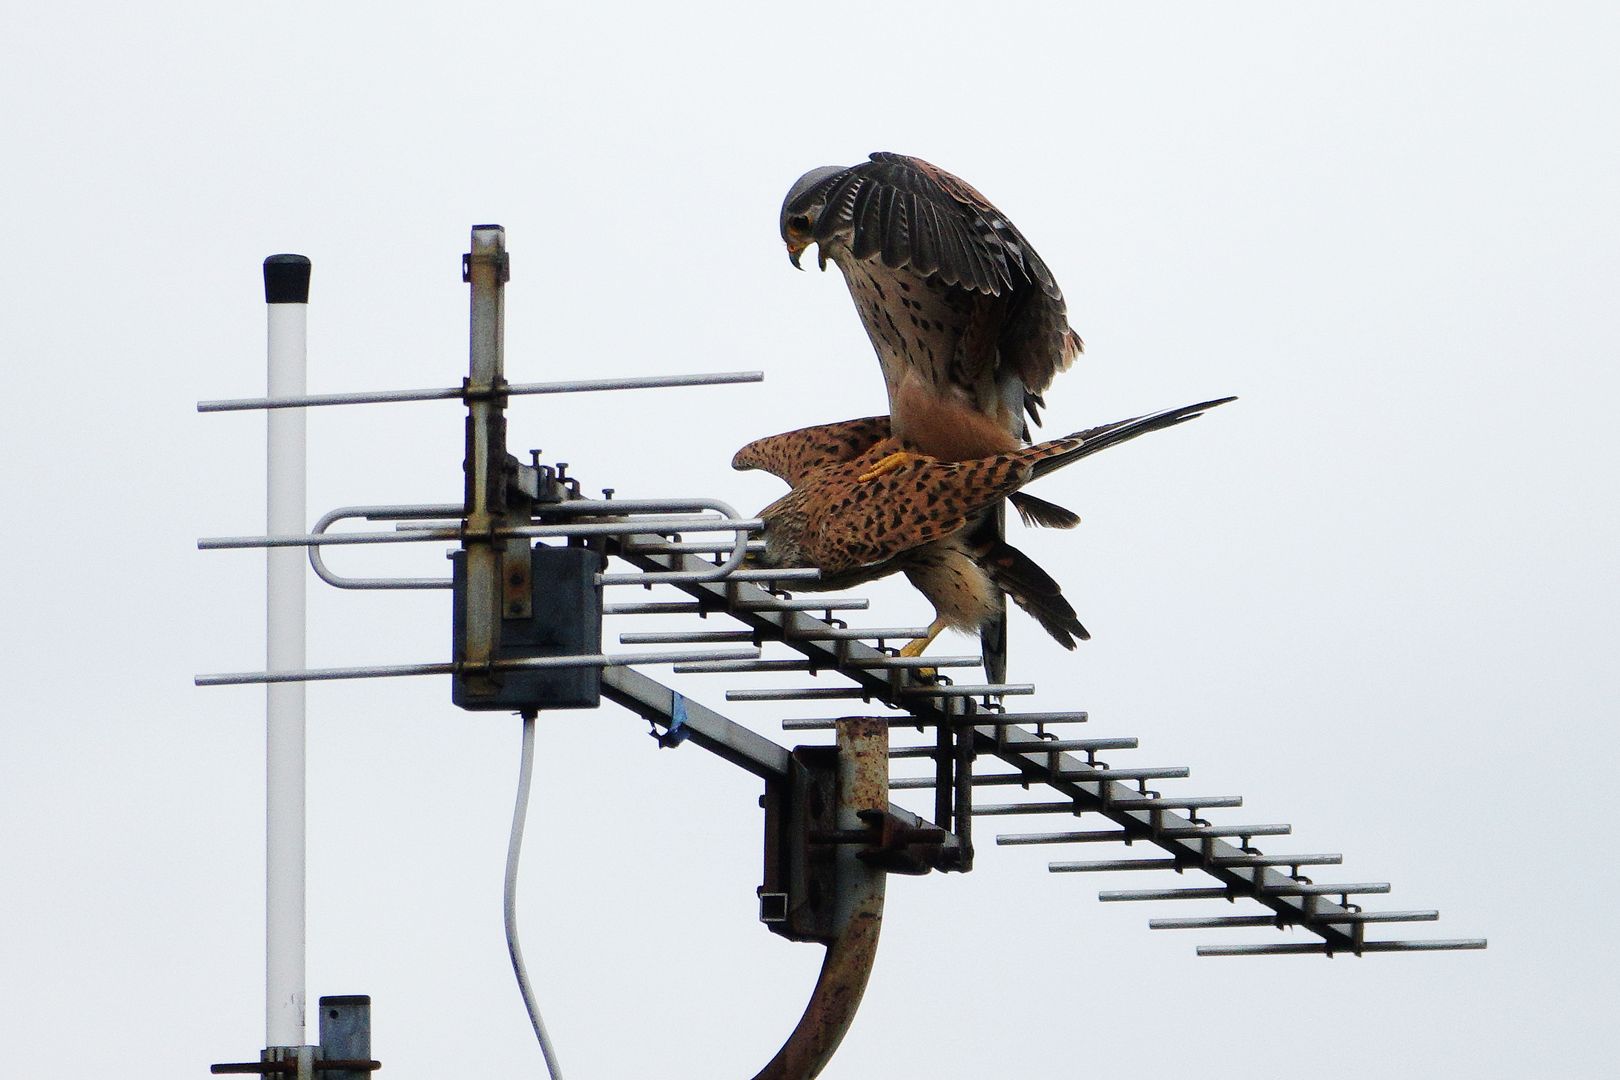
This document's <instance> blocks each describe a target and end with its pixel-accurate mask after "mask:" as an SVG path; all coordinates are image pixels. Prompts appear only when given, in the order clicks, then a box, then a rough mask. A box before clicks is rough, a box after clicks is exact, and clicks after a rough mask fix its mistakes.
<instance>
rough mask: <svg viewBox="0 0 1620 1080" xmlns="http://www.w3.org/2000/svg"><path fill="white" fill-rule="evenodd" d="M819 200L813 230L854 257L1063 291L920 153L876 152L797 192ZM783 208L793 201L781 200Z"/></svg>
mask: <svg viewBox="0 0 1620 1080" xmlns="http://www.w3.org/2000/svg"><path fill="white" fill-rule="evenodd" d="M823 200H825V203H826V209H825V210H823V211H822V213H821V215H820V216H819V217H818V218H817V219H816V224H815V233H814V238H815V240H816V241H817V242H818V243H822V244H825V243H826V242H827V241H829V240H833V239H835V238H838V239H842V240H843V242H844V243H845V244H847V245H848V246H849V249H850V252H851V253H852V254H853V255H854V256H855V258H857V259H869V258H871V257H872V256H874V255H876V256H877V257H878V258H879V259H880V260H881V261H882V263H883V265H884V266H886V267H889V268H890V269H900V268H902V267H909V268H910V269H911V271H912V272H913V273H915V274H916V275H918V276H919V277H929V276H932V275H936V274H937V275H938V276H939V278H940V280H942V281H944V282H945V283H946V284H948V285H958V286H961V287H962V288H964V289H969V290H971V291H973V292H978V293H984V294H987V295H991V296H1000V295H1002V294H1003V293H1004V292H1007V291H1009V290H1011V289H1012V288H1014V287H1015V286H1017V285H1020V284H1023V283H1026V282H1027V283H1032V284H1034V285H1035V286H1037V287H1038V288H1039V289H1040V290H1041V291H1042V292H1043V293H1045V294H1046V295H1047V296H1049V297H1051V298H1052V299H1053V300H1057V301H1059V302H1061V301H1062V299H1063V294H1062V292H1061V291H1059V289H1058V287H1057V282H1056V281H1054V280H1053V279H1052V273H1051V271H1050V270H1048V269H1047V268H1046V264H1045V263H1044V262H1042V261H1041V258H1040V256H1039V255H1037V254H1035V252H1034V251H1033V250H1032V249H1031V248H1030V246H1029V242H1028V241H1027V240H1025V239H1024V236H1023V234H1022V233H1020V232H1019V231H1018V229H1017V228H1015V227H1014V226H1013V224H1012V223H1011V222H1009V221H1008V220H1007V219H1006V217H1005V216H1004V215H1003V214H1002V213H1001V211H1000V210H997V209H996V208H995V206H994V205H993V204H992V203H991V202H990V200H989V199H986V198H985V197H984V196H983V195H981V194H979V192H978V191H977V190H975V189H974V187H973V186H972V185H971V184H969V183H968V182H967V181H965V180H962V179H961V178H960V177H956V176H953V175H951V174H950V173H948V172H946V171H945V170H944V169H941V168H939V167H938V166H936V165H931V164H929V163H928V162H926V161H923V160H922V159H921V158H914V157H907V156H906V155H904V154H890V153H883V152H879V153H876V154H873V155H872V157H871V160H870V161H863V162H861V163H860V164H858V165H852V166H850V167H849V168H848V169H845V170H843V171H841V172H838V173H835V174H833V175H832V176H829V177H827V178H826V179H825V180H823V181H822V182H821V183H820V184H817V185H815V186H813V187H811V188H810V189H809V190H807V191H805V192H804V193H802V194H801V195H800V197H799V198H798V199H797V200H795V202H796V203H801V204H803V205H804V206H806V207H808V206H812V205H815V204H817V203H819V202H822V201H823ZM787 209H788V211H789V212H791V211H792V209H793V207H792V206H790V207H788V208H787Z"/></svg>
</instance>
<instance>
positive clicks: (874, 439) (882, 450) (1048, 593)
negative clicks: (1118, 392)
mask: <svg viewBox="0 0 1620 1080" xmlns="http://www.w3.org/2000/svg"><path fill="white" fill-rule="evenodd" d="M1231 400H1233V399H1231V398H1221V399H1219V400H1216V401H1204V402H1199V403H1198V404H1196V405H1186V406H1182V407H1181V408H1178V409H1168V410H1165V411H1164V412H1158V413H1151V414H1149V415H1146V416H1140V417H1135V418H1133V419H1130V420H1123V421H1120V422H1118V423H1114V424H1105V425H1103V426H1101V427H1095V428H1091V429H1089V430H1087V431H1081V432H1076V433H1075V434H1073V435H1070V436H1067V437H1065V438H1061V439H1052V440H1050V441H1047V442H1043V443H1038V444H1036V445H1034V446H1029V447H1024V448H1021V449H1017V450H1011V451H1007V452H1004V453H1000V454H994V455H990V456H986V457H982V458H977V459H973V460H969V461H959V462H953V461H942V460H940V459H938V458H934V457H930V456H925V455H920V454H915V453H907V454H898V453H895V451H896V449H897V448H898V446H899V445H900V444H899V441H898V440H897V439H895V438H894V436H893V434H892V432H891V430H890V426H891V425H890V423H889V418H887V417H882V416H875V417H865V418H863V419H860V420H848V421H844V422H842V423H837V424H820V425H817V426H814V427H808V428H801V429H799V430H797V431H789V432H786V433H784V434H781V435H773V436H770V437H769V438H765V439H758V440H756V441H754V442H751V443H749V444H748V445H747V446H745V447H743V448H742V449H741V450H739V451H737V454H736V456H735V457H733V458H732V462H731V464H732V468H735V469H764V470H766V471H768V472H770V473H773V474H774V475H776V476H779V477H781V478H782V479H783V480H786V481H787V482H788V484H789V485H790V486H791V488H792V490H791V491H789V492H788V493H787V494H786V495H784V496H782V498H780V499H778V500H776V502H774V503H772V504H771V505H770V506H768V507H766V508H765V509H764V510H762V511H760V514H759V516H760V517H761V518H762V519H763V520H764V522H765V528H764V538H765V551H764V553H763V555H762V556H760V557H759V558H758V559H757V560H756V562H757V563H758V564H759V565H762V566H766V567H816V568H818V569H819V570H820V571H821V580H820V581H819V582H817V583H816V586H815V587H816V588H824V589H842V588H848V587H850V586H852V585H858V584H861V583H864V582H867V581H872V580H875V579H876V578H880V577H884V576H886V575H888V574H892V573H895V572H903V573H904V574H905V575H906V576H907V578H909V579H910V581H911V583H912V584H913V585H915V586H916V587H917V589H918V590H919V591H920V592H921V593H922V594H923V595H924V596H926V597H927V598H928V600H929V601H930V602H931V603H932V604H933V605H934V610H935V615H936V618H935V619H934V622H933V624H932V625H931V626H930V627H929V634H928V637H927V638H925V639H919V641H918V642H915V643H913V645H911V646H908V647H907V649H906V650H905V652H906V655H910V656H915V655H917V654H919V653H921V652H922V650H923V649H924V648H926V647H927V644H928V642H930V641H932V640H933V639H934V637H936V636H937V635H938V634H939V633H940V631H942V630H944V629H945V628H946V627H954V628H956V629H959V630H970V631H972V630H979V629H980V628H981V627H983V626H984V625H985V624H986V623H989V622H992V621H993V620H995V619H997V618H998V617H999V614H1000V610H1001V597H1002V596H1003V595H1007V596H1010V597H1012V599H1013V600H1014V601H1015V602H1016V603H1017V604H1018V605H1019V606H1020V607H1022V608H1024V610H1026V611H1028V612H1030V614H1032V615H1034V616H1035V618H1036V619H1037V620H1038V621H1039V622H1040V623H1041V625H1042V626H1043V627H1044V628H1045V629H1046V631H1047V632H1048V633H1050V634H1051V635H1052V637H1053V638H1054V639H1055V640H1056V641H1057V642H1058V643H1059V644H1061V645H1063V646H1064V647H1065V648H1069V649H1072V648H1074V639H1075V638H1081V639H1084V638H1086V637H1089V636H1090V635H1088V634H1087V633H1086V630H1085V627H1083V626H1081V625H1080V622H1079V620H1078V618H1076V616H1075V612H1074V608H1073V607H1072V606H1071V605H1070V604H1069V602H1068V601H1067V600H1065V599H1064V598H1063V594H1062V589H1061V588H1060V587H1059V586H1058V584H1057V582H1056V581H1054V580H1053V579H1052V577H1051V576H1050V575H1049V574H1047V573H1046V572H1045V571H1043V570H1041V568H1040V567H1038V566H1036V565H1035V563H1034V562H1032V561H1031V560H1030V559H1029V558H1028V556H1026V555H1024V554H1023V553H1022V552H1020V551H1018V550H1017V549H1016V548H1014V547H1012V546H1011V545H1009V544H1008V543H1007V542H1006V541H1005V540H1003V539H1001V538H1000V536H999V535H996V530H994V529H993V528H989V527H987V524H988V523H989V521H990V519H989V518H988V517H987V511H989V510H991V509H992V508H994V507H995V505H996V504H997V503H999V502H1000V501H1001V500H1002V499H1004V498H1006V497H1008V496H1009V495H1011V494H1013V493H1014V492H1016V491H1018V490H1019V489H1020V488H1022V487H1023V486H1024V485H1025V484H1028V483H1030V482H1031V481H1033V480H1035V479H1037V478H1039V477H1041V476H1044V475H1045V474H1047V473H1049V472H1051V471H1053V470H1054V469H1058V468H1061V467H1062V466H1064V465H1067V464H1069V463H1071V462H1073V461H1078V460H1079V459H1080V458H1082V457H1087V456H1089V455H1091V454H1094V453H1096V452H1097V451H1099V450H1102V449H1105V448H1107V447H1109V446H1114V445H1117V444H1118V443H1121V442H1125V441H1126V440H1128V439H1133V438H1135V437H1136V436H1138V435H1144V434H1146V433H1147V432H1150V431H1158V430H1161V429H1163V428H1167V427H1172V426H1174V425H1176V424H1180V423H1184V422H1185V421H1188V420H1191V419H1193V418H1194V417H1197V416H1200V415H1202V414H1203V412H1204V411H1205V410H1207V409H1210V408H1213V407H1215V406H1216V405H1221V404H1225V403H1226V402H1228V401H1231Z"/></svg>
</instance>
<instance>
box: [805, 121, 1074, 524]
mask: <svg viewBox="0 0 1620 1080" xmlns="http://www.w3.org/2000/svg"><path fill="white" fill-rule="evenodd" d="M780 226H781V231H782V240H783V241H784V242H785V243H786V244H787V248H788V255H789V257H790V258H791V259H792V260H793V265H795V266H798V265H799V257H800V255H801V254H802V253H803V252H804V250H805V248H807V247H809V246H810V245H811V244H812V243H813V244H816V245H817V261H818V263H819V264H820V266H821V268H822V269H823V270H825V269H826V267H827V261H828V260H829V259H830V260H832V261H833V262H834V263H835V264H837V266H838V269H839V270H841V271H843V274H844V280H845V282H846V283H847V284H848V286H849V292H850V296H851V297H852V298H853V299H854V301H855V310H856V311H857V312H858V313H859V315H860V318H861V323H862V324H863V325H864V326H865V327H866V334H867V336H868V337H869V338H870V339H871V341H872V347H873V348H874V349H876V350H877V355H878V361H879V363H880V364H881V365H882V368H883V383H884V386H885V387H886V389H887V390H888V395H889V415H890V417H891V418H892V423H893V429H894V431H893V433H894V435H895V436H896V437H897V438H899V439H900V440H902V441H903V442H904V443H906V444H907V445H908V446H909V447H910V448H913V449H915V450H917V451H920V452H921V453H923V454H926V455H928V456H930V457H933V458H938V459H940V460H944V461H967V460H971V459H976V458H983V457H988V456H990V455H992V454H999V453H1004V452H1006V451H1009V450H1016V449H1018V448H1019V447H1020V446H1022V445H1023V444H1024V443H1026V442H1028V440H1029V424H1028V421H1027V420H1026V416H1027V417H1028V418H1029V419H1033V420H1035V422H1036V423H1037V424H1038V423H1039V422H1040V417H1039V414H1038V410H1039V408H1040V407H1041V406H1042V405H1044V402H1043V401H1042V398H1041V395H1042V394H1043V393H1044V392H1045V391H1046V388H1047V387H1048V386H1049V385H1050V384H1051V382H1052V377H1053V376H1054V375H1056V374H1057V373H1058V372H1060V371H1063V370H1065V369H1066V368H1068V367H1069V365H1070V364H1072V363H1073V362H1074V358H1075V357H1076V356H1077V355H1078V354H1079V353H1080V350H1081V342H1080V338H1079V336H1078V335H1076V334H1075V332H1074V331H1073V330H1071V329H1070V328H1069V323H1068V316H1067V311H1066V308H1065V307H1064V303H1063V293H1062V291H1061V290H1060V289H1059V288H1058V286H1057V282H1056V281H1054V280H1053V279H1052V274H1051V272H1050V271H1049V270H1047V268H1046V264H1045V263H1044V262H1042V261H1041V257H1040V256H1039V255H1037V254H1036V253H1035V249H1034V248H1032V247H1031V246H1030V244H1029V241H1028V240H1026V239H1024V235H1023V234H1022V233H1020V232H1019V231H1018V230H1017V228H1015V227H1014V226H1013V224H1012V223H1011V222H1010V221H1008V220H1007V218H1006V216H1005V215H1004V214H1002V212H1001V211H1000V210H997V209H996V208H995V206H993V205H992V204H991V203H990V201H989V200H988V199H986V198H985V197H984V196H983V195H981V194H979V192H978V191H976V190H975V189H974V188H973V187H972V186H971V185H969V184H968V183H967V182H965V181H963V180H961V179H958V178H957V177H955V176H952V175H951V174H950V173H948V172H946V171H945V170H944V169H941V168H939V167H937V166H934V165H930V164H929V163H928V162H926V161H923V160H922V159H920V158H914V157H906V156H905V155H903V154H889V153H876V154H873V155H872V156H871V160H870V161H863V162H861V163H859V164H857V165H849V166H839V165H828V166H824V167H822V168H819V169H812V170H811V171H809V172H807V173H805V174H804V175H803V176H801V177H800V178H799V179H798V181H797V182H796V183H795V184H794V185H793V187H792V189H791V190H789V192H788V194H787V198H786V200H784V201H783V203H782V215H781V221H780ZM1026 513H1027V511H1026ZM1067 524H1073V522H1072V521H1069V522H1067Z"/></svg>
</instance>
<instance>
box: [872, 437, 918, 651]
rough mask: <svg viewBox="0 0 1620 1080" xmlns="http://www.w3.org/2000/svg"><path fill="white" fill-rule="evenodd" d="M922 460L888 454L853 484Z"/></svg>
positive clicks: (900, 452)
mask: <svg viewBox="0 0 1620 1080" xmlns="http://www.w3.org/2000/svg"><path fill="white" fill-rule="evenodd" d="M922 458H923V456H922V455H921V454H913V453H912V452H911V451H909V450H896V451H895V452H894V453H892V454H890V455H889V456H888V457H886V458H884V459H883V460H881V461H879V462H878V463H877V464H876V465H873V466H872V467H871V468H870V469H867V470H866V471H865V472H863V473H861V475H859V476H857V477H856V478H855V482H856V483H857V484H865V483H868V482H870V481H872V480H876V479H877V478H878V477H880V476H882V475H883V474H884V473H892V472H894V470H896V469H898V468H901V467H902V466H905V465H910V464H911V463H912V462H913V461H921V460H922ZM929 640H930V641H931V640H933V639H932V638H930V639H929Z"/></svg>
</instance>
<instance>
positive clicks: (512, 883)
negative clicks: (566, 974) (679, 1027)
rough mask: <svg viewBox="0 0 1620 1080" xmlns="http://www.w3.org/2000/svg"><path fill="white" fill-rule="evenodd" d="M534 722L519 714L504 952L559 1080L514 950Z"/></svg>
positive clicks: (557, 1079)
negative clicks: (519, 748)
mask: <svg viewBox="0 0 1620 1080" xmlns="http://www.w3.org/2000/svg"><path fill="white" fill-rule="evenodd" d="M534 718H535V714H534V713H533V712H526V713H524V714H523V763H522V765H521V766H519V768H518V790H517V808H516V809H514V810H513V811H512V839H511V841H510V842H509V843H508V844H507V846H506V951H507V952H508V953H510V954H511V957H512V972H513V973H514V974H515V975H517V981H518V990H519V991H521V992H522V994H523V1007H524V1008H526V1009H528V1010H529V1022H530V1023H531V1024H533V1025H534V1036H535V1038H537V1039H539V1040H540V1053H541V1054H542V1055H544V1057H545V1059H546V1071H547V1073H549V1074H550V1076H551V1080H562V1068H561V1067H560V1066H559V1065H558V1064H557V1052H556V1050H554V1049H552V1046H551V1037H550V1036H549V1035H547V1034H546V1025H545V1022H544V1021H543V1020H541V1019H540V1006H539V1005H537V1004H536V1003H535V1000H534V989H533V988H532V987H531V986H530V985H529V973H528V970H527V969H526V968H525V967H524V966H523V950H522V949H521V948H520V947H519V946H518V934H517V875H518V858H519V856H520V855H521V854H522V851H523V819H524V818H526V817H528V814H529V779H530V777H531V776H532V775H533V773H534Z"/></svg>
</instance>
